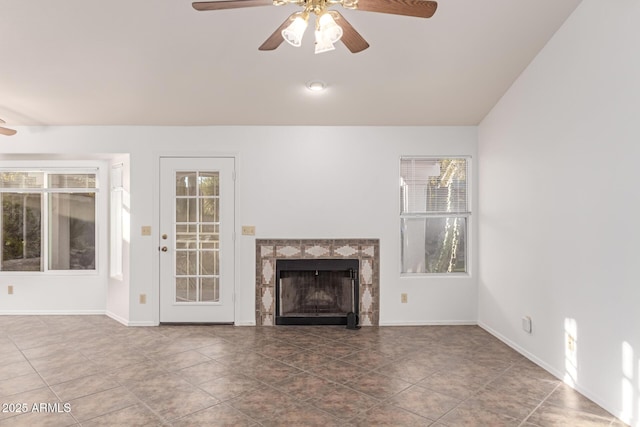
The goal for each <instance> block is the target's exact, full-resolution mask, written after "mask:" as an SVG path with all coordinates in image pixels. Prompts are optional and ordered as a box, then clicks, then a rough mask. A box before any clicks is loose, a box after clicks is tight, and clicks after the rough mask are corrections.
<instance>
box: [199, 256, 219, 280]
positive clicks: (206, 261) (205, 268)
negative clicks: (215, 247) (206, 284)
mask: <svg viewBox="0 0 640 427" xmlns="http://www.w3.org/2000/svg"><path fill="white" fill-rule="evenodd" d="M218 254H219V253H218V251H200V274H201V275H203V276H212V275H216V276H217V275H218V274H220V271H219V265H218V258H219V255H218Z"/></svg>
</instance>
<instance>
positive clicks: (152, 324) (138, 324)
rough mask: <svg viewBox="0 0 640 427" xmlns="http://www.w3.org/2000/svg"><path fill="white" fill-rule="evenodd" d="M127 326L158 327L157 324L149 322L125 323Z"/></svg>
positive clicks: (135, 321)
mask: <svg viewBox="0 0 640 427" xmlns="http://www.w3.org/2000/svg"><path fill="white" fill-rule="evenodd" d="M127 326H158V323H155V322H153V321H151V320H134V321H129V322H127Z"/></svg>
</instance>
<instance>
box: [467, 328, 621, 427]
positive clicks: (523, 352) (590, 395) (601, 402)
mask: <svg viewBox="0 0 640 427" xmlns="http://www.w3.org/2000/svg"><path fill="white" fill-rule="evenodd" d="M478 326H480V327H481V328H482V329H484V330H485V331H487V332H488V333H490V334H491V335H493V336H494V337H496V338H497V339H499V340H500V341H502V342H503V343H505V344H506V345H508V346H509V347H511V348H512V349H514V350H515V351H517V352H518V353H520V354H521V355H523V356H524V357H526V358H527V359H529V360H530V361H532V362H533V363H535V364H536V365H538V366H540V367H541V368H542V369H544V370H546V371H547V372H549V373H550V374H551V375H553V376H554V377H556V378H558V379H559V380H560V381H562V382H564V383H565V384H567V385H568V386H569V387H572V388H573V389H575V390H576V391H577V392H578V393H580V394H582V395H583V396H585V397H586V398H588V399H590V400H591V401H593V402H595V403H596V404H597V405H599V406H601V407H603V408H604V409H606V410H607V411H609V412H610V413H612V414H614V415H615V414H616V413H618V415H616V416H617V417H620V413H621V411H620V410H618V411H616V410H613V409H611V408H610V407H609V406H608V405H607V404H605V403H604V400H603V399H601V398H600V397H599V396H598V395H597V394H595V393H593V392H592V391H591V390H588V389H586V388H585V387H583V386H582V385H581V384H580V382H579V381H578V382H577V383H575V384H568V383H566V382H565V381H564V372H562V371H558V370H557V369H555V368H554V367H553V366H551V365H549V364H548V363H546V362H545V361H544V360H541V359H539V358H538V357H536V356H535V355H533V354H531V353H529V352H528V351H527V350H525V349H524V348H522V347H520V346H519V345H518V344H516V343H514V342H513V341H511V340H510V339H508V338H507V337H505V336H504V335H502V334H500V333H499V332H497V331H495V330H494V329H492V328H491V327H490V326H488V325H486V324H484V323H482V322H478ZM618 409H619V408H618ZM622 421H625V422H627V423H629V421H630V420H622Z"/></svg>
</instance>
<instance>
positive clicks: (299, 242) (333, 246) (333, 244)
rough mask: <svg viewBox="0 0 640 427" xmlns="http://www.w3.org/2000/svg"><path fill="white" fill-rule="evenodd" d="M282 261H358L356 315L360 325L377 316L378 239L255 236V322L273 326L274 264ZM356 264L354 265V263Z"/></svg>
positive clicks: (373, 322) (372, 322)
mask: <svg viewBox="0 0 640 427" xmlns="http://www.w3.org/2000/svg"><path fill="white" fill-rule="evenodd" d="M285 260H351V261H353V260H357V262H358V264H357V266H356V267H355V268H354V270H355V271H354V273H355V272H357V273H358V274H356V277H357V279H358V288H359V289H358V290H357V291H356V292H357V293H356V301H355V303H356V307H357V309H356V310H357V311H356V314H357V315H358V320H359V324H360V325H361V326H378V325H379V318H380V311H379V307H380V299H379V295H380V270H379V265H380V241H379V240H378V239H256V298H255V302H256V325H258V326H275V325H276V313H277V311H276V304H277V303H278V302H277V300H278V298H277V295H278V294H279V292H276V284H277V283H278V282H279V280H278V279H276V264H278V263H279V262H280V261H285ZM354 265H355V264H354ZM314 274H315V270H314Z"/></svg>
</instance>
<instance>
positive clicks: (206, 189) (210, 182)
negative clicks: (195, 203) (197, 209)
mask: <svg viewBox="0 0 640 427" xmlns="http://www.w3.org/2000/svg"><path fill="white" fill-rule="evenodd" d="M219 175H220V174H219V173H218V172H200V174H199V175H198V183H199V184H200V190H199V192H198V194H199V195H200V196H218V195H220V182H219Z"/></svg>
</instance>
